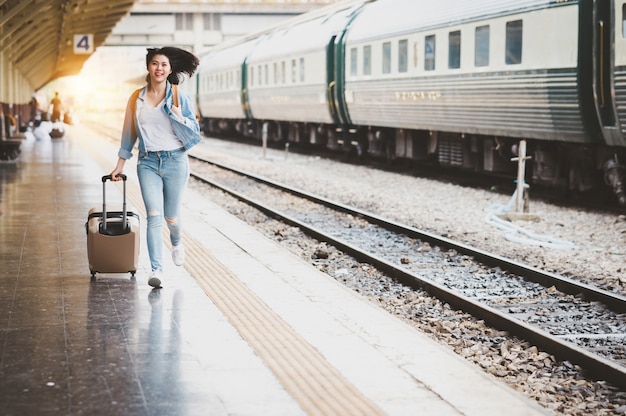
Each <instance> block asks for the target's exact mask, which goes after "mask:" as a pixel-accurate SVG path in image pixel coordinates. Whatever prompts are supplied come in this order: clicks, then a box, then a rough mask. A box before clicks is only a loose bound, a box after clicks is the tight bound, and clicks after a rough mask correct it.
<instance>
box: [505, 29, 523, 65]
mask: <svg viewBox="0 0 626 416" xmlns="http://www.w3.org/2000/svg"><path fill="white" fill-rule="evenodd" d="M505 62H506V64H507V65H514V64H521V63H522V21H521V20H515V21H513V22H507V23H506V58H505Z"/></svg>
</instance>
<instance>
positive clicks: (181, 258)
mask: <svg viewBox="0 0 626 416" xmlns="http://www.w3.org/2000/svg"><path fill="white" fill-rule="evenodd" d="M172 260H174V264H175V265H177V266H182V265H183V263H185V248H184V247H183V244H182V243H180V244H179V245H177V246H172Z"/></svg>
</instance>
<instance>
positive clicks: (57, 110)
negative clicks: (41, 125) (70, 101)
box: [50, 91, 63, 123]
mask: <svg viewBox="0 0 626 416" xmlns="http://www.w3.org/2000/svg"><path fill="white" fill-rule="evenodd" d="M50 107H51V108H52V117H51V118H50V121H52V122H53V123H55V122H57V121H59V120H61V113H62V112H63V102H62V101H61V98H60V97H59V92H58V91H55V92H54V97H53V98H52V100H51V101H50Z"/></svg>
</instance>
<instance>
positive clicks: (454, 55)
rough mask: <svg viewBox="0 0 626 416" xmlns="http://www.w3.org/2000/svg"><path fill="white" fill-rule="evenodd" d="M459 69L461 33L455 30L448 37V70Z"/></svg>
mask: <svg viewBox="0 0 626 416" xmlns="http://www.w3.org/2000/svg"><path fill="white" fill-rule="evenodd" d="M460 67H461V31H460V30H455V31H454V32H450V34H449V35H448V68H450V69H456V68H460Z"/></svg>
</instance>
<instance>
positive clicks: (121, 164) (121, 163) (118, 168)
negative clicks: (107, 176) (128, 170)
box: [111, 158, 126, 182]
mask: <svg viewBox="0 0 626 416" xmlns="http://www.w3.org/2000/svg"><path fill="white" fill-rule="evenodd" d="M125 162H126V160H124V159H122V158H119V159H118V160H117V165H116V166H115V169H113V171H112V172H111V180H112V181H116V182H117V181H121V180H122V178H120V177H119V176H117V175H121V174H122V173H124V163H125Z"/></svg>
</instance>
